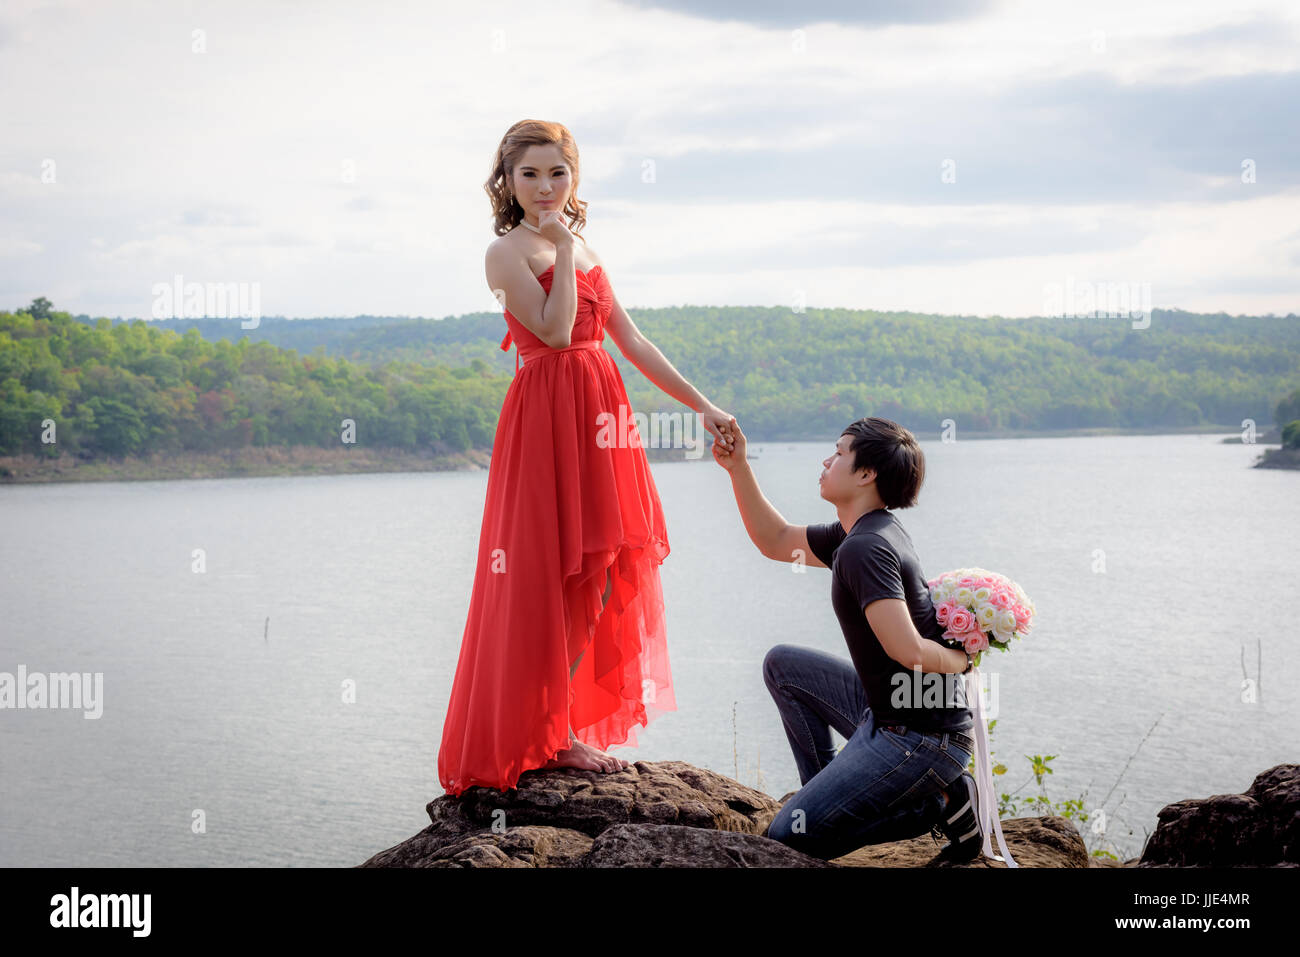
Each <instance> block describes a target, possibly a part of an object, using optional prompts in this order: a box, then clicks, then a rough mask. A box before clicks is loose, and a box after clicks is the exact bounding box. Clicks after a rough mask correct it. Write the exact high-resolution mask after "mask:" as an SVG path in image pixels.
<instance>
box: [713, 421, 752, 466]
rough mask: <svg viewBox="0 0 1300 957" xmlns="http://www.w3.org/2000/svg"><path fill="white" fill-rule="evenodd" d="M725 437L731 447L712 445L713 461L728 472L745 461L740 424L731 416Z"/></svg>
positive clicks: (743, 435)
mask: <svg viewBox="0 0 1300 957" xmlns="http://www.w3.org/2000/svg"><path fill="white" fill-rule="evenodd" d="M727 437H728V438H729V439H731V446H730V447H727V446H726V445H722V444H719V443H717V442H714V443H713V460H714V461H715V462H717V463H718V464H719V465H721V466H722V467H723V468H724V469H726V470H727V471H728V472H730V471H731V470H732V469H734V468H735V467H736V466H737V465H739V464H740V463H742V462H744V461H745V433H744V432H742V431H740V423H738V422H737V421H736V419H735V417H734V416H733V417H732V419H731V421H730V422H729V423H728V424H727Z"/></svg>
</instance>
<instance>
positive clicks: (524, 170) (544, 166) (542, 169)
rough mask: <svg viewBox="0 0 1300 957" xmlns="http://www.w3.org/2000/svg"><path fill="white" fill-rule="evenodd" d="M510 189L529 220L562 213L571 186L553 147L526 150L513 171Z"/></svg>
mask: <svg viewBox="0 0 1300 957" xmlns="http://www.w3.org/2000/svg"><path fill="white" fill-rule="evenodd" d="M510 188H511V190H512V191H513V192H514V194H515V201H516V202H518V203H519V205H520V206H521V207H522V208H523V210H524V213H525V214H526V215H527V217H528V218H529V219H530V220H533V221H536V220H537V218H538V217H539V216H540V215H541V214H542V213H543V212H545V211H546V210H548V209H564V206H565V204H566V203H567V202H568V199H569V193H570V192H572V190H573V183H572V173H571V171H570V170H569V166H568V164H567V163H565V162H564V157H563V156H562V155H561V153H560V148H559V147H558V146H556V145H554V144H553V143H548V144H546V145H545V146H530V147H528V149H526V150H525V151H524V155H523V156H521V157H520V158H519V163H518V165H516V166H515V168H514V170H513V171H512V176H511V183H510Z"/></svg>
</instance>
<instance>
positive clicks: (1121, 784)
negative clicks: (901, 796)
mask: <svg viewBox="0 0 1300 957" xmlns="http://www.w3.org/2000/svg"><path fill="white" fill-rule="evenodd" d="M834 440H835V436H828V437H827V441H826V442H825V443H794V444H790V443H781V444H772V443H756V444H755V451H757V453H758V458H757V460H756V461H755V463H754V467H755V471H756V472H757V474H758V477H759V481H760V483H761V484H762V487H763V490H764V492H765V493H766V495H767V497H768V498H769V499H770V500H771V501H772V502H773V504H774V505H776V507H777V508H778V509H779V510H780V511H781V512H782V514H784V515H785V517H786V518H787V519H788V520H790V521H791V522H796V523H800V524H808V523H813V522H826V521H831V520H833V519H834V517H835V514H834V510H833V509H832V508H831V507H830V506H829V505H827V504H826V503H825V502H824V501H822V499H821V498H820V496H819V495H818V490H817V476H818V474H819V473H820V468H821V465H820V462H821V459H822V458H823V457H824V456H825V455H827V454H828V453H829V451H830V449H831V446H832V444H833V442H834ZM924 448H925V453H926V456H927V462H928V469H929V474H928V478H927V480H926V484H925V487H924V489H923V491H922V495H921V501H920V504H919V505H918V506H917V507H915V508H912V509H907V510H903V511H900V512H899V513H898V514H899V517H900V518H901V520H902V521H903V524H904V525H905V527H906V528H907V529H908V531H909V532H910V534H911V536H912V539H913V541H914V542H915V544H916V547H917V550H918V553H919V554H920V556H921V559H922V561H923V563H924V566H925V569H926V574H927V575H928V576H930V577H933V576H935V575H938V574H939V573H940V572H942V571H945V570H947V569H950V568H955V567H958V566H963V565H980V566H983V567H985V568H990V569H994V570H997V571H1001V572H1003V573H1004V574H1007V575H1009V576H1011V577H1013V578H1014V579H1016V580H1017V581H1019V582H1020V584H1021V585H1022V586H1023V587H1024V588H1025V590H1026V591H1027V592H1028V593H1029V594H1030V596H1031V597H1032V598H1033V599H1034V601H1035V603H1036V604H1037V607H1038V612H1039V615H1038V620H1037V622H1036V626H1035V633H1034V635H1033V636H1032V638H1031V639H1027V640H1026V641H1024V642H1023V643H1021V644H1020V645H1019V646H1018V647H1017V648H1016V650H1015V652H1014V653H1013V654H1009V655H992V656H990V657H989V658H988V659H986V664H985V668H984V670H985V671H986V672H989V673H990V674H989V678H988V681H989V686H988V690H989V698H988V700H989V702H990V704H991V705H992V706H994V707H996V708H997V717H998V723H997V726H996V728H995V731H994V737H993V748H994V752H995V755H994V759H995V761H996V760H1001V761H1005V762H1006V763H1007V764H1008V765H1009V768H1010V771H1009V773H1008V774H1007V776H1006V777H1005V778H1001V779H999V789H1000V790H1013V789H1015V788H1018V787H1020V786H1022V785H1024V788H1023V790H1022V791H1021V792H1020V793H1021V795H1028V794H1031V793H1034V790H1035V789H1034V785H1033V781H1032V778H1031V776H1030V774H1029V764H1028V762H1027V761H1026V760H1025V758H1024V757H1023V756H1024V755H1027V754H1054V755H1057V757H1056V758H1055V760H1054V761H1053V766H1054V768H1055V773H1054V774H1053V775H1051V776H1050V777H1049V778H1048V779H1047V781H1048V793H1049V795H1050V796H1051V797H1052V798H1053V799H1055V800H1062V799H1065V798H1068V797H1085V796H1086V798H1087V800H1088V806H1089V807H1090V808H1092V809H1094V810H1096V809H1097V808H1104V809H1105V811H1106V817H1107V823H1108V836H1109V837H1110V838H1111V840H1112V841H1113V842H1114V843H1116V844H1118V845H1119V847H1120V850H1121V852H1122V853H1124V854H1126V855H1128V854H1137V853H1138V852H1139V851H1140V850H1141V846H1142V840H1143V838H1144V836H1145V834H1146V833H1147V832H1149V831H1150V830H1152V829H1153V828H1154V826H1155V823H1156V812H1157V811H1158V810H1159V809H1160V808H1161V807H1163V806H1165V805H1166V804H1169V803H1172V802H1174V801H1177V800H1181V799H1183V798H1189V797H1204V796H1208V795H1211V794H1219V793H1229V792H1239V791H1242V790H1244V789H1245V788H1246V787H1248V786H1249V784H1250V782H1251V780H1252V779H1253V778H1254V776H1255V775H1256V774H1258V773H1259V772H1260V771H1263V770H1264V769H1266V768H1269V767H1271V766H1273V765H1275V764H1279V763H1283V762H1296V761H1298V760H1300V752H1298V750H1297V745H1296V742H1295V737H1294V734H1293V733H1291V732H1293V731H1294V729H1295V718H1294V704H1295V701H1296V695H1295V693H1294V692H1293V691H1292V690H1291V689H1293V688H1294V687H1296V683H1297V680H1298V679H1300V656H1298V655H1297V654H1296V638H1295V629H1294V624H1295V620H1296V619H1295V608H1296V607H1297V604H1296V593H1297V587H1296V582H1297V581H1300V552H1298V550H1297V549H1296V547H1295V538H1296V531H1297V528H1298V527H1300V521H1298V519H1300V496H1297V494H1296V493H1297V490H1298V489H1300V473H1295V472H1282V471H1269V470H1254V469H1251V468H1250V467H1249V466H1250V464H1251V462H1252V461H1253V460H1254V458H1255V457H1256V456H1257V454H1258V451H1259V450H1258V448H1254V447H1249V446H1241V445H1224V444H1222V443H1221V442H1220V441H1219V437H1218V436H1155V437H1152V436H1121V437H1106V438H1043V439H1021V440H999V441H969V440H968V441H958V442H955V443H949V444H942V443H938V442H931V443H924ZM653 473H654V477H655V481H656V483H657V485H658V488H659V491H660V495H661V498H662V500H663V505H664V511H665V515H666V517H667V521H668V531H669V542H670V545H671V547H672V554H671V555H670V556H669V557H668V559H667V561H666V562H665V564H664V565H663V568H662V575H663V588H664V596H665V600H666V603H667V611H668V641H669V649H670V655H671V661H672V667H673V677H674V687H675V691H676V696H677V702H678V710H677V711H676V712H675V713H672V714H669V715H665V716H663V717H662V718H660V719H659V720H658V721H657V722H656V723H654V724H652V725H651V726H650V727H649V728H647V729H643V730H641V731H640V744H639V746H638V747H636V748H634V749H617V748H616V749H614V753H622V754H623V755H624V756H625V757H627V758H629V759H630V760H638V759H641V760H670V759H671V760H685V761H689V762H691V763H693V764H696V765H699V766H702V767H706V768H712V769H714V770H716V771H719V772H722V773H725V774H727V775H730V776H733V777H738V778H739V779H740V780H742V781H744V782H745V783H747V784H750V785H757V786H759V787H760V788H761V789H762V790H764V791H766V792H768V793H769V794H772V795H773V796H776V797H779V796H781V795H782V794H784V793H786V792H787V791H791V790H794V789H796V788H797V787H798V777H797V775H796V773H795V768H794V763H793V760H792V758H791V756H790V754H789V750H788V745H787V743H786V740H785V735H784V733H783V731H782V729H781V724H780V721H779V719H778V716H777V712H776V709H775V707H774V706H773V704H772V702H771V699H770V698H769V696H768V693H767V690H766V688H765V687H764V685H763V680H762V675H761V671H760V665H761V662H762V659H763V655H764V653H765V652H766V651H767V649H768V648H770V647H771V646H772V645H774V644H777V643H778V642H794V643H797V644H804V645H808V646H812V647H816V648H821V649H823V650H826V651H830V652H833V653H835V654H840V655H844V656H846V657H847V652H846V650H845V647H844V641H843V637H842V635H841V634H840V631H839V627H838V625H837V622H836V619H835V616H834V613H833V612H832V610H831V607H830V600H829V595H830V577H829V575H830V573H829V572H828V571H827V570H825V569H819V568H811V569H807V570H806V572H805V573H804V574H796V573H794V572H793V571H792V570H791V568H790V567H789V566H788V565H786V564H782V563H777V562H772V561H769V560H768V559H765V558H763V557H762V556H761V555H759V553H758V552H757V551H756V550H755V549H754V547H753V546H752V544H751V543H750V541H749V539H748V537H747V536H746V534H745V530H744V526H743V525H742V524H741V521H740V516H739V513H738V512H737V510H736V507H735V502H734V499H733V497H732V494H731V486H730V482H729V480H728V478H727V476H726V474H725V473H724V472H723V471H722V470H721V469H719V468H718V467H717V466H716V465H715V464H714V463H713V461H712V459H711V457H709V456H707V455H706V456H705V458H703V459H698V460H695V461H680V462H670V463H663V464H656V465H654V466H653ZM486 480H487V474H486V472H479V473H425V474H407V475H391V474H390V475H362V476H338V477H310V478H290V479H286V478H275V479H228V480H225V479H223V480H208V481H185V482H131V483H106V484H71V485H40V486H17V487H12V486H11V487H4V488H0V607H2V608H3V612H2V613H0V671H7V672H10V673H14V672H16V671H17V668H18V666H19V665H25V666H26V668H27V670H28V672H29V673H30V672H47V673H48V672H62V671H78V672H92V673H93V672H102V674H103V715H102V717H100V718H99V719H98V720H87V719H85V718H83V717H82V714H81V713H80V712H77V711H71V710H65V711H58V710H43V711H36V710H4V711H0V753H2V754H3V756H4V760H3V766H4V773H3V775H0V865H37V866H41V865H86V866H97V865H109V866H114V865H121V866H154V865H169V866H173V865H176V866H206V865H255V866H261V865H266V866H284V865H290V866H292V865H340V866H349V865H352V864H356V863H359V862H360V861H362V860H364V859H365V858H367V857H369V856H370V855H371V854H373V853H375V852H376V851H379V850H382V849H383V848H385V847H388V846H390V845H392V844H395V843H397V842H399V841H401V840H404V839H405V838H407V837H409V836H411V835H412V834H414V833H415V832H416V831H418V830H420V829H421V828H423V827H424V826H425V825H427V823H428V819H427V817H426V816H425V814H424V805H425V803H426V802H427V801H429V800H430V799H431V798H434V797H436V796H438V795H439V794H440V793H442V792H441V787H440V786H439V784H438V780H437V774H436V763H435V762H436V757H437V746H438V742H439V738H440V733H441V725H442V718H443V713H444V710H445V708H446V702H447V696H448V693H449V691H450V688H451V679H452V675H453V672H454V669H455V666H456V657H457V649H458V647H459V643H460V637H461V632H462V629H463V627H464V623H465V621H464V615H465V612H466V610H467V608H468V604H469V594H470V586H471V583H472V581H473V573H474V569H473V562H474V558H475V555H476V549H477V540H478V530H479V522H480V519H481V515H482V507H483V500H484V493H485V489H486ZM199 549H201V550H202V555H203V560H204V561H205V562H206V571H205V572H204V573H202V574H197V573H195V571H194V570H193V568H194V564H195V561H196V559H195V557H194V555H195V551H196V550H199ZM268 619H269V623H268ZM1243 656H1244V671H1243ZM1257 662H1258V663H1257ZM1243 677H1248V678H1250V679H1254V680H1256V681H1258V683H1259V696H1258V700H1257V701H1255V702H1253V703H1245V702H1243V701H1242V683H1243ZM349 687H355V689H356V700H355V702H346V701H345V700H344V697H345V695H344V692H345V689H346V688H349ZM1144 737H1145V741H1144ZM1135 752H1136V754H1137V756H1136V758H1134V759H1133V761H1132V763H1131V764H1130V765H1129V766H1128V768H1127V770H1124V767H1125V763H1126V762H1127V761H1128V760H1129V758H1130V756H1132V755H1133V754H1134V753H1135ZM1121 772H1123V775H1122V778H1121ZM1026 782H1028V783H1026ZM196 820H201V822H202V824H203V827H202V828H201V829H199V830H200V831H201V832H200V833H196V826H195V824H194V822H195V821H196ZM1130 831H1131V833H1130ZM1089 839H1090V841H1091V842H1094V843H1095V841H1096V839H1095V838H1092V837H1091V836H1090V838H1089Z"/></svg>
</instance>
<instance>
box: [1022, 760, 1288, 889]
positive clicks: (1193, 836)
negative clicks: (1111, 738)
mask: <svg viewBox="0 0 1300 957" xmlns="http://www.w3.org/2000/svg"><path fill="white" fill-rule="evenodd" d="M1157 817H1158V818H1159V821H1160V823H1159V824H1158V825H1157V826H1156V830H1155V833H1153V834H1152V835H1151V836H1150V837H1149V838H1147V843H1146V847H1144V848H1143V849H1142V856H1141V858H1140V859H1139V861H1138V865H1137V866H1138V867H1300V764H1279V765H1277V766H1276V767H1272V768H1269V769H1268V770H1267V771H1265V772H1264V773H1262V774H1260V775H1259V776H1257V777H1256V778H1255V780H1254V781H1253V782H1252V783H1251V785H1250V787H1249V788H1248V789H1247V791H1246V793H1245V794H1216V795H1214V796H1212V797H1208V798H1199V799H1188V800H1185V801H1179V802H1177V803H1176V804H1170V805H1169V806H1167V807H1165V808H1163V809H1161V811H1160V813H1159V814H1158V815H1157ZM1012 853H1014V852H1012Z"/></svg>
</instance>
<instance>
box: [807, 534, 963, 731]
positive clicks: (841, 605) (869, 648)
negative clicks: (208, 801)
mask: <svg viewBox="0 0 1300 957" xmlns="http://www.w3.org/2000/svg"><path fill="white" fill-rule="evenodd" d="M806 531H807V535H808V547H809V548H811V549H812V552H813V554H814V555H816V556H817V558H818V559H819V560H820V561H821V562H823V563H824V564H825V565H826V566H827V567H828V568H830V570H831V605H832V606H833V607H834V608H835V616H836V617H837V618H839V620H840V629H841V630H842V631H843V632H844V640H845V641H846V642H847V643H848V646H849V656H850V657H851V658H852V659H853V666H854V668H856V669H857V672H858V677H859V678H860V679H861V681H862V687H863V689H864V690H865V691H866V693H867V704H868V705H869V706H870V707H871V710H872V712H873V713H874V714H875V716H876V720H877V721H878V722H879V723H881V724H905V725H907V726H908V727H909V728H916V729H917V730H920V731H965V730H966V729H968V728H970V727H973V726H974V724H975V717H974V715H973V714H972V713H971V710H970V708H969V707H968V706H967V703H966V692H965V679H964V678H963V676H962V675H959V674H940V673H938V672H929V673H921V674H920V675H919V679H920V680H919V681H918V680H917V677H918V676H917V675H915V674H914V673H913V671H912V670H911V669H910V668H905V667H903V666H902V665H900V664H899V663H898V662H897V661H895V660H894V659H892V658H890V657H889V655H888V654H886V653H885V649H884V648H883V647H882V646H881V644H880V640H879V639H878V638H877V637H876V635H875V633H874V632H873V631H872V630H871V624H870V622H868V621H867V616H866V613H865V609H866V607H867V605H869V604H871V603H872V602H873V601H876V600H877V599H880V598H901V599H903V600H904V601H905V602H907V609H908V611H909V612H910V613H911V616H912V623H913V624H914V625H915V626H916V630H917V632H919V633H920V635H921V639H922V640H923V641H938V642H939V643H940V644H941V645H943V646H944V647H953V646H950V645H948V643H947V642H945V641H943V640H942V637H941V636H942V635H943V628H942V627H941V626H940V625H939V621H938V619H937V618H936V617H935V614H934V603H933V602H932V601H930V588H929V586H928V585H927V584H926V581H925V576H924V575H922V574H921V563H920V562H919V561H918V560H917V557H916V550H915V549H914V548H913V547H912V539H911V538H910V537H909V536H908V534H907V532H906V531H905V530H904V529H903V526H902V524H901V523H900V522H899V521H898V518H897V517H896V516H895V515H894V514H893V513H892V512H890V511H888V510H887V509H883V508H880V509H876V510H875V511H871V512H867V513H865V514H864V515H862V516H861V517H860V518H859V519H858V520H857V521H856V522H855V523H854V525H853V528H852V529H851V530H850V531H849V532H848V534H847V535H846V534H845V532H844V526H843V525H841V524H840V523H839V522H838V521H834V522H827V523H826V524H825V525H809V526H808V527H807V529H806Z"/></svg>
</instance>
